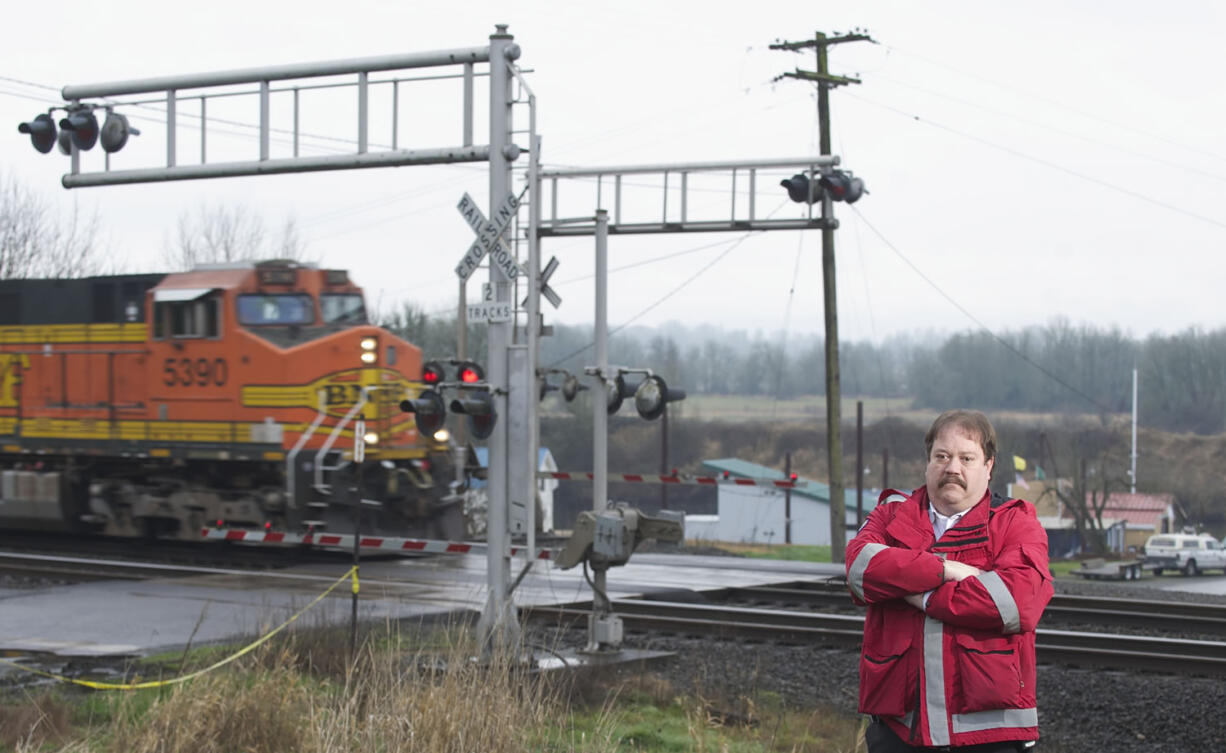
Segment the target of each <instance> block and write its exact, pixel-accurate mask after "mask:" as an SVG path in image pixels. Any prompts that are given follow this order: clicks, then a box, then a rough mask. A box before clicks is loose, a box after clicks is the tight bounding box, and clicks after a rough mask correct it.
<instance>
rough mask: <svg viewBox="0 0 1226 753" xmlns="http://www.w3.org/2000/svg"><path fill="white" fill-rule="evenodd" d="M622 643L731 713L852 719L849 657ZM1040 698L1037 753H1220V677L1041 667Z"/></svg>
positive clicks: (665, 640) (717, 644)
mask: <svg viewBox="0 0 1226 753" xmlns="http://www.w3.org/2000/svg"><path fill="white" fill-rule="evenodd" d="M1144 582H1145V581H1143V583H1144ZM1056 589H1057V591H1058V592H1061V593H1077V594H1098V595H1109V596H1128V595H1132V596H1135V597H1137V598H1139V599H1146V600H1173V601H1197V602H1216V603H1226V598H1224V597H1215V596H1206V595H1204V594H1194V593H1187V592H1180V591H1164V590H1159V589H1155V588H1145V587H1143V586H1123V585H1117V584H1109V583H1097V582H1095V583H1084V582H1080V581H1076V582H1073V581H1058V582H1057V584H1056ZM1061 627H1064V626H1061ZM1188 637H1197V638H1200V637H1203V636H1188ZM553 638H554V639H556V640H557V641H558V643H555V644H554V645H558V644H559V643H560V644H562V645H566V646H578V645H580V644H582V642H583V638H584V635H583V633H582V632H581V631H577V630H571V631H568V632H567V633H566V634H565V635H564V636H554V637H553ZM626 645H627V646H628V647H633V648H641V649H650V650H660V651H674V652H676V653H677V656H676V658H674V659H670V660H667V661H665V662H662V663H659V664H656V665H653V666H652V667H650V668H649V669H648V670H647V671H649V672H653V673H656V674H658V675H661V676H663V677H664V678H665V679H666V680H668V682H670V683H671V684H672V685H673V687H675V688H676V689H677V690H678V691H679V692H697V693H700V694H701V695H702V696H703V697H704V698H706V699H715V700H717V701H719V700H722V701H723V702H725V703H728V704H729V705H733V706H735V704H736V702H737V699H742V698H753V697H755V696H759V695H761V694H764V693H773V694H778V695H779V696H780V697H782V698H784V699H786V701H787V702H788V703H789V704H790V705H793V706H795V707H799V708H816V707H821V708H828V709H831V710H832V711H835V712H837V713H842V714H847V715H855V714H856V700H857V692H858V683H859V680H858V677H857V669H856V666H857V662H858V658H859V657H858V653H857V652H855V651H850V650H846V649H837V648H826V647H821V646H782V645H774V644H769V643H756V644H738V643H736V642H733V641H713V640H707V639H700V638H693V637H681V636H667V635H648V634H639V633H634V634H630V635H628V636H627V639H626ZM1038 697H1039V729H1040V734H1041V735H1042V740H1041V743H1040V750H1043V751H1058V752H1059V753H1083V752H1085V751H1112V753H1191V752H1192V751H1213V750H1223V748H1224V746H1226V721H1224V715H1226V683H1224V682H1223V681H1222V680H1221V679H1218V678H1211V677H1183V676H1174V675H1163V674H1157V673H1135V672H1117V671H1108V670H1101V669H1078V668H1073V667H1064V666H1056V665H1040V666H1039V693H1038ZM730 710H732V711H735V710H736V709H735V708H733V709H730Z"/></svg>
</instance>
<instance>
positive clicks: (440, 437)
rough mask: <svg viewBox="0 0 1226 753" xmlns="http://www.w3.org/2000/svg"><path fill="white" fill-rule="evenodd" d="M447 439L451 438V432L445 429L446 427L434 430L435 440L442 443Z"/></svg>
mask: <svg viewBox="0 0 1226 753" xmlns="http://www.w3.org/2000/svg"><path fill="white" fill-rule="evenodd" d="M448 439H451V432H449V431H447V430H446V429H439V430H438V431H436V432H434V441H435V442H439V443H442V442H446V441H447V440H448Z"/></svg>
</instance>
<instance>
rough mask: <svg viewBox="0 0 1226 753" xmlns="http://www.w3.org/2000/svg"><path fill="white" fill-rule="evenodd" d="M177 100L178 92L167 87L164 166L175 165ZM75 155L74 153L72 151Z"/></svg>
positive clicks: (74, 170)
mask: <svg viewBox="0 0 1226 753" xmlns="http://www.w3.org/2000/svg"><path fill="white" fill-rule="evenodd" d="M177 100H178V92H176V91H175V90H174V89H169V90H167V92H166V167H174V166H175V131H176V130H177V126H176V125H175V104H176V101H177ZM74 157H75V153H74ZM72 171H73V173H76V172H77V170H76V165H73V170H72Z"/></svg>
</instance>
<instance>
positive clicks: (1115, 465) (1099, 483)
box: [1040, 432, 1128, 554]
mask: <svg viewBox="0 0 1226 753" xmlns="http://www.w3.org/2000/svg"><path fill="white" fill-rule="evenodd" d="M1069 440H1070V443H1071V447H1070V448H1069V449H1068V450H1067V452H1066V453H1065V455H1064V456H1065V457H1066V458H1071V460H1072V465H1073V466H1074V468H1075V469H1076V471H1075V475H1073V477H1072V478H1071V480H1069V481H1067V482H1066V481H1064V480H1062V479H1061V478H1060V475H1059V474H1060V471H1059V466H1057V465H1056V455H1055V453H1054V452H1051V450H1050V447H1049V448H1048V451H1049V453H1050V454H1049V457H1050V458H1051V463H1052V470H1053V471H1054V473H1055V479H1056V481H1055V483H1054V484H1052V485H1049V486H1048V487H1047V489H1046V491H1044V492H1043V494H1044V495H1047V494H1054V495H1056V497H1057V498H1058V499H1059V500H1060V503H1061V504H1062V505H1063V507H1064V509H1065V510H1067V511H1068V513H1069V515H1071V516H1072V517H1073V521H1074V523H1075V524H1076V526H1077V534H1078V535H1079V536H1080V537H1081V540H1082V541H1083V542H1085V545H1086V547H1087V548H1088V549H1089V550H1090V551H1091V552H1092V553H1094V554H1103V553H1105V552H1106V550H1107V534H1106V526H1105V525H1104V523H1103V513H1104V512H1105V511H1106V507H1107V500H1108V499H1109V498H1110V497H1111V495H1112V494H1113V493H1115V492H1122V491H1124V490H1126V489H1127V488H1128V482H1127V480H1126V476H1125V474H1124V473H1123V472H1122V471H1121V470H1120V469H1122V468H1124V467H1125V458H1123V457H1121V452H1122V451H1123V448H1122V445H1121V444H1120V442H1121V438H1120V437H1119V436H1118V435H1116V434H1114V433H1112V432H1080V433H1079V435H1078V436H1075V437H1070V438H1069ZM1040 441H1043V440H1040ZM1089 456H1094V457H1095V458H1096V460H1095V462H1094V463H1093V464H1091V463H1090V462H1089V461H1088V457H1089Z"/></svg>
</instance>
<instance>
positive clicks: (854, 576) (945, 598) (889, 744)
mask: <svg viewBox="0 0 1226 753" xmlns="http://www.w3.org/2000/svg"><path fill="white" fill-rule="evenodd" d="M924 445H925V448H926V450H927V452H928V468H927V471H926V472H925V485H924V486H921V487H920V488H918V489H916V490H915V491H913V492H911V493H910V494H907V493H904V492H898V491H895V490H893V489H887V490H886V491H884V492H882V494H881V499H880V503H879V504H878V506H877V508H876V509H874V510H873V512H872V514H870V515H869V517H868V520H867V521H865V523H864V526H863V527H862V528H861V529H860V532H859V533H858V534H856V537H855V538H854V539H852V540H851V542H849V543H848V545H847V583H848V587H849V588H850V589H851V593H852V598H853V599H854V600H855V601H856V603H858V604H867V605H868V611H867V614H866V615H865V619H864V644H863V650H862V653H861V656H860V711H861V712H862V713H865V714H871V715H872V717H873V722H872V724H871V725H870V726H869V728H868V731H867V733H866V737H867V742H868V749H869V752H870V753H894V752H895V751H913V750H928V749H930V748H931V749H937V750H954V751H960V752H964V753H970V752H971V751H975V753H989V752H990V753H997V752H998V751H1000V752H1003V751H1026V750H1029V749H1031V748H1032V747H1033V746H1034V741H1035V740H1037V739H1038V738H1039V717H1038V710H1037V708H1036V704H1035V655H1034V645H1035V632H1034V631H1035V625H1036V624H1038V622H1039V618H1040V617H1041V616H1042V614H1043V609H1044V608H1045V607H1046V606H1047V602H1048V601H1050V600H1051V596H1052V584H1051V571H1050V570H1048V567H1047V534H1046V533H1045V532H1044V531H1043V528H1042V526H1040V525H1039V521H1038V518H1037V517H1036V516H1035V511H1034V506H1033V505H1031V504H1030V503H1029V502H1024V501H1022V500H1019V499H1010V500H1006V499H1003V498H1001V497H999V496H995V495H992V494H991V493H989V492H988V480H989V479H990V477H991V475H992V467H993V465H994V464H995V460H996V432H995V430H994V429H993V428H992V424H991V423H990V422H989V421H988V418H987V416H985V415H983V414H982V413H980V412H978V411H965V410H955V411H946V412H945V413H942V414H941V415H940V416H938V417H937V420H936V421H934V422H933V424H932V427H931V428H930V429H929V430H928V433H927V435H925V437H924Z"/></svg>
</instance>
